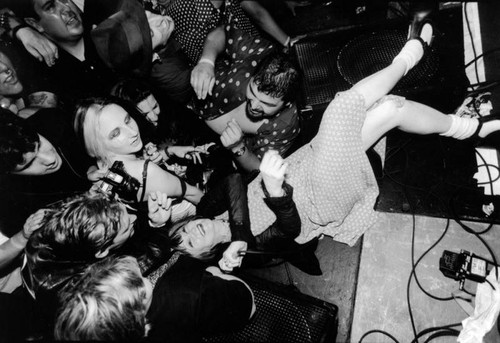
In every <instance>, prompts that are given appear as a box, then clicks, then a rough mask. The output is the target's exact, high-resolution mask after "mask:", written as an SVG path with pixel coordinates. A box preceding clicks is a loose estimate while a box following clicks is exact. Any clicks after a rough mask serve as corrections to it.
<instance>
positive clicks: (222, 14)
mask: <svg viewBox="0 0 500 343" xmlns="http://www.w3.org/2000/svg"><path fill="white" fill-rule="evenodd" d="M239 3H240V1H239V0H226V1H225V2H224V4H223V5H222V6H221V7H220V8H215V7H214V5H213V4H212V2H211V1H210V0H175V1H173V2H172V3H171V5H170V6H168V7H167V9H166V13H167V15H169V16H171V17H172V19H173V20H174V24H175V29H174V38H175V39H176V40H177V41H178V42H179V43H180V44H181V46H182V49H183V51H184V53H185V54H186V55H187V56H188V57H189V59H190V63H191V64H192V65H195V64H196V63H197V62H198V60H199V59H200V57H201V53H202V52H203V44H204V43H205V39H206V37H207V35H208V34H209V33H210V32H211V31H212V30H213V29H215V28H216V27H217V26H219V25H223V24H228V23H233V24H235V25H237V26H238V27H239V28H240V29H242V30H243V31H244V32H246V33H247V34H249V35H252V36H258V35H259V32H258V30H257V29H256V28H255V26H254V25H253V24H252V22H251V21H250V19H249V18H248V16H247V15H246V14H245V12H244V11H243V9H242V8H241V6H240V4H239Z"/></svg>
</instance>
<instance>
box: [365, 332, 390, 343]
mask: <svg viewBox="0 0 500 343" xmlns="http://www.w3.org/2000/svg"><path fill="white" fill-rule="evenodd" d="M372 333H380V334H382V335H386V336H387V337H389V338H390V339H392V340H393V341H394V342H396V343H399V341H398V340H397V339H396V338H394V336H392V335H391V334H389V333H388V332H385V331H383V330H370V331H367V332H365V333H364V335H363V336H361V338H360V339H359V342H358V343H361V342H363V339H365V337H367V336H368V335H371V334H372Z"/></svg>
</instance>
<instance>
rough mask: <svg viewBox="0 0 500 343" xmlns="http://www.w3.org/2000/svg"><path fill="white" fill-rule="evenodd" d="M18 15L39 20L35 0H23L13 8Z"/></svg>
mask: <svg viewBox="0 0 500 343" xmlns="http://www.w3.org/2000/svg"><path fill="white" fill-rule="evenodd" d="M13 10H14V12H15V13H16V15H17V16H19V17H21V18H23V19H24V18H33V19H35V20H39V19H40V16H39V15H38V13H36V11H35V0H21V1H19V4H18V5H16V6H15V7H14V8H13Z"/></svg>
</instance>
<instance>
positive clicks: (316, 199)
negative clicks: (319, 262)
mask: <svg viewBox="0 0 500 343" xmlns="http://www.w3.org/2000/svg"><path fill="white" fill-rule="evenodd" d="M365 116H366V110H365V105H364V99H363V97H362V96H361V95H360V94H358V93H357V92H355V91H352V90H350V91H346V92H341V93H338V94H337V96H336V97H335V99H334V100H332V102H331V103H330V104H329V106H328V107H327V109H326V111H325V113H324V115H323V119H322V122H321V125H320V128H319V131H318V134H317V135H316V137H315V138H314V139H313V140H312V141H311V142H310V143H308V144H306V145H305V146H303V147H302V148H300V149H299V150H297V151H296V152H294V153H293V154H292V155H290V156H289V157H288V158H287V159H286V161H287V162H288V163H289V167H288V170H287V179H286V181H287V182H288V183H289V184H290V185H291V186H292V187H293V188H294V197H293V198H294V201H295V203H296V205H297V209H298V211H299V215H300V217H301V220H302V230H301V233H300V235H299V237H298V238H297V239H296V241H297V242H298V243H305V242H307V241H309V240H311V239H312V238H314V237H317V236H319V235H321V234H325V235H328V236H331V237H333V238H334V239H335V240H337V241H340V242H343V243H347V244H349V245H354V244H355V243H356V241H357V240H358V238H359V237H360V236H361V235H362V234H363V233H364V232H365V231H366V230H367V229H369V228H370V227H371V226H372V225H374V224H375V222H376V220H377V214H376V212H375V211H374V208H373V207H374V205H375V201H376V199H377V196H378V186H377V181H376V179H375V175H374V174H373V170H372V167H371V165H370V162H369V160H368V158H367V155H366V153H365V150H364V148H363V145H362V141H361V128H362V126H363V123H364V119H365ZM261 179H262V178H261V177H260V176H259V177H257V178H256V179H255V180H254V181H253V182H252V183H250V185H249V187H248V202H249V208H250V221H251V223H252V232H253V234H254V235H258V234H259V233H261V232H262V231H264V230H265V229H266V228H267V227H269V226H270V225H271V224H272V223H273V222H274V221H275V220H276V218H275V215H274V214H273V212H272V211H271V210H270V209H269V208H268V207H267V205H266V204H265V203H264V201H263V199H264V193H263V191H262V187H261Z"/></svg>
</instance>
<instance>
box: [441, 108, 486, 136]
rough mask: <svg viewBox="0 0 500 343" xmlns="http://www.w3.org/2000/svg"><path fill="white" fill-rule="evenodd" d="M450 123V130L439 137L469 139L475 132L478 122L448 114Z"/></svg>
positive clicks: (473, 119) (474, 119)
mask: <svg viewBox="0 0 500 343" xmlns="http://www.w3.org/2000/svg"><path fill="white" fill-rule="evenodd" d="M450 117H451V119H452V120H453V121H452V122H451V126H450V129H449V130H448V131H446V132H443V133H440V135H441V136H445V137H452V138H455V139H459V140H463V139H467V138H469V137H471V136H472V135H473V134H474V133H475V132H476V130H477V127H478V125H479V120H477V119H476V118H466V117H459V116H457V115H455V114H450Z"/></svg>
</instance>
